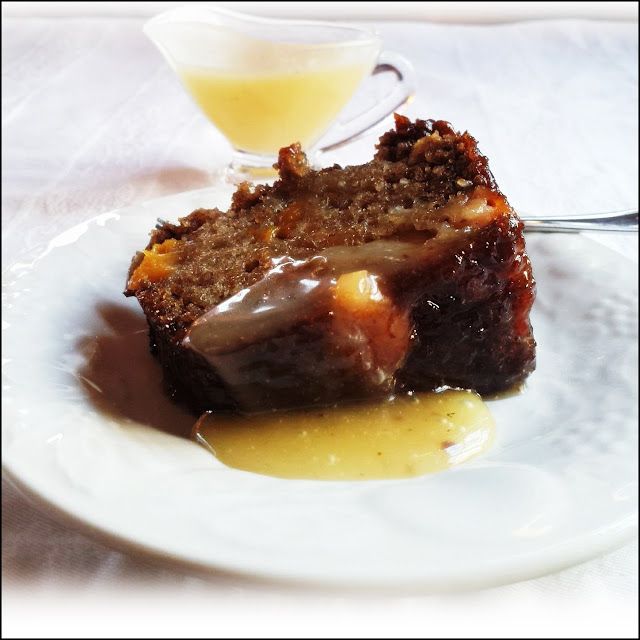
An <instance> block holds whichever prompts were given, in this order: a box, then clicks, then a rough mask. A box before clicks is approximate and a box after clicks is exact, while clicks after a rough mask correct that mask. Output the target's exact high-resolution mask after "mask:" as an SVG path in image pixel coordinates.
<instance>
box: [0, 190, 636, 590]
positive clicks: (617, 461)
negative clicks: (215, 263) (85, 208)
mask: <svg viewBox="0 0 640 640" xmlns="http://www.w3.org/2000/svg"><path fill="white" fill-rule="evenodd" d="M228 197H229V192H228V190H226V189H221V188H219V189H217V190H216V189H208V190H201V191H197V192H189V193H183V194H178V195H175V196H170V197H168V198H163V199H162V200H156V201H155V202H151V203H147V204H144V205H140V206H134V207H130V208H128V209H124V210H121V211H119V212H115V213H109V214H105V215H103V216H100V217H98V218H95V219H93V220H91V221H89V222H87V223H85V224H82V225H79V226H77V227H74V228H73V229H71V230H69V231H68V232H66V233H64V234H62V235H61V236H59V237H58V238H56V239H55V240H54V241H53V242H51V243H50V245H49V247H48V248H47V249H46V250H45V251H43V252H42V254H41V255H40V256H38V257H36V258H35V259H34V260H33V261H31V262H22V263H19V264H15V265H13V266H12V267H11V268H10V269H8V270H7V271H6V272H5V274H4V282H3V289H4V293H3V296H4V302H3V306H4V314H3V317H4V321H3V358H4V361H3V385H4V386H3V414H4V420H3V432H2V437H3V463H4V467H5V471H6V472H7V474H8V476H9V477H10V478H12V479H13V480H14V481H15V482H16V483H17V484H18V485H19V486H21V487H22V488H23V489H25V490H26V491H27V492H28V493H29V494H31V495H32V496H35V497H37V498H39V499H40V501H41V502H44V503H46V504H48V505H50V506H53V507H55V508H56V511H57V512H58V513H59V512H60V511H62V512H63V513H65V514H67V515H70V516H73V517H74V520H75V522H76V523H81V524H82V525H83V526H85V527H87V528H90V529H91V530H92V531H94V532H100V533H102V534H107V536H108V537H109V538H111V539H112V540H117V541H119V542H120V543H122V542H125V543H127V544H128V545H132V546H134V547H135V548H136V549H146V550H149V551H153V552H155V553H157V554H161V555H163V556H165V557H171V558H173V559H177V560H181V561H186V562H189V563H191V564H193V565H196V566H198V567H201V568H207V569H209V568H211V569H214V568H215V569H226V570H232V571H240V572H246V573H250V574H253V575H258V576H263V577H276V578H284V579H294V580H301V581H307V582H323V583H333V584H350V585H353V584H366V585H379V586H419V587H422V588H429V589H451V588H461V587H473V586H483V585H489V584H498V583H504V582H509V581H514V580H520V579H525V578H530V577H533V576H537V575H541V574H543V573H546V572H549V571H553V570H556V569H559V568H561V567H564V566H568V565H570V564H572V563H576V562H579V561H582V560H585V559H587V558H589V557H591V556H593V555H596V554H598V553H601V552H603V551H605V550H607V549H610V548H612V547H614V546H616V545H618V544H621V543H622V542H624V541H625V540H626V539H628V538H630V537H631V536H632V535H633V533H634V531H635V530H636V526H637V525H636V522H637V468H638V456H637V425H638V419H637V397H636V396H637V391H636V390H637V375H638V361H637V354H638V343H637V276H636V275H635V274H636V269H635V266H634V265H633V264H631V263H630V262H628V261H626V260H625V258H623V257H622V256H621V255H619V254H617V253H615V252H612V251H611V250H609V249H607V248H605V247H603V246H601V245H600V244H598V243H596V242H594V241H592V240H589V239H588V238H585V237H584V236H581V235H569V234H567V235H542V234H540V235H530V237H529V238H528V246H529V252H530V255H531V258H532V261H533V265H534V272H535V275H536V277H537V280H538V298H537V301H536V304H535V308H534V312H533V316H532V322H533V326H534V331H535V336H536V339H537V341H538V344H539V349H538V368H537V370H536V372H535V373H534V374H533V375H532V376H531V378H530V380H529V383H528V384H527V388H526V390H525V391H524V393H522V394H521V395H518V396H515V397H509V398H505V399H502V400H497V401H493V402H492V403H491V410H492V412H493V414H494V416H495V418H496V422H497V442H496V444H495V446H494V447H493V448H492V449H491V450H490V451H489V452H488V453H487V454H486V455H484V456H483V457H482V458H479V459H476V460H475V461H472V462H470V463H467V464H466V465H463V466H461V467H460V468H458V469H455V470H452V471H447V472H444V473H440V474H436V475H432V476H424V477H421V478H415V479H410V480H394V481H369V482H313V481H294V480H280V479H275V478H268V477H263V476H259V475H254V474H251V473H246V472H242V471H236V470H233V469H229V468H227V467H225V466H223V465H222V464H221V463H219V462H218V461H217V460H216V459H215V458H214V457H213V456H211V455H210V454H209V453H207V452H206V451H205V450H204V449H203V448H201V447H199V446H198V445H196V444H195V443H193V442H191V441H189V440H187V439H184V438H180V437H176V436H175V435H171V432H172V431H173V432H176V431H179V430H180V429H186V428H188V426H189V424H190V420H189V418H188V417H186V416H185V414H183V413H182V412H181V411H180V410H179V409H177V408H176V407H174V406H173V405H171V403H170V402H169V401H168V400H166V399H165V398H164V397H163V396H162V394H161V393H160V390H159V389H160V373H159V370H158V367H157V366H156V364H155V362H154V361H153V359H152V358H151V356H150V355H149V353H148V351H147V344H146V331H145V323H144V318H143V316H142V313H141V311H140V309H139V307H138V304H137V302H136V301H135V300H131V299H129V300H127V299H125V298H124V297H123V296H122V294H121V291H122V289H123V288H124V283H125V276H126V271H127V267H128V264H129V261H130V259H131V257H132V256H133V254H134V252H135V250H136V249H139V248H141V247H142V246H143V245H144V244H145V243H146V240H147V234H148V232H149V230H150V228H151V227H152V226H153V224H154V223H155V220H156V218H158V217H161V218H166V219H176V218H177V217H178V216H180V215H184V214H186V213H187V212H188V211H190V210H191V209H193V208H196V207H197V206H213V205H218V206H223V207H224V206H226V204H227V200H228ZM83 377H84V378H85V379H87V380H90V381H91V382H92V383H93V384H94V385H97V386H99V387H100V388H101V389H102V393H98V391H95V393H94V394H93V397H90V395H89V393H88V392H87V389H88V388H89V387H88V386H87V383H86V382H83ZM98 397H100V400H99V401H98V400H97V398H98Z"/></svg>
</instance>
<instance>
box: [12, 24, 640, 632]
mask: <svg viewBox="0 0 640 640" xmlns="http://www.w3.org/2000/svg"><path fill="white" fill-rule="evenodd" d="M141 23H142V21H141V20H140V19H137V18H117V17H108V18H107V17H102V18H72V17H64V18H57V19H38V18H28V19H27V18H7V19H4V20H3V25H2V30H3V34H2V35H3V40H2V54H3V56H2V60H3V62H2V84H3V92H2V134H3V137H2V145H3V146H2V154H3V174H2V187H3V191H2V225H3V226H2V248H3V267H6V266H7V265H8V264H10V263H11V262H13V261H14V260H16V259H18V258H19V256H20V255H21V254H23V253H24V252H26V251H31V250H33V249H34V248H35V247H37V246H39V245H41V244H42V243H45V242H46V241H47V240H48V239H50V238H51V237H52V236H54V235H55V234H57V233H58V232H60V231H62V230H63V229H65V228H66V227H68V226H71V225H73V224H75V223H77V222H78V221H80V220H82V219H85V218H88V217H90V216H93V215H95V214H97V213H102V212H104V211H107V210H109V209H112V208H116V207H120V206H125V205H128V204H131V203H133V202H140V201H143V200H147V199H149V198H152V197H158V196H161V195H165V194H168V193H173V192H178V191H182V190H186V189H194V188H198V187H203V186H206V185H208V184H209V182H210V181H211V180H212V179H213V178H214V177H215V175H216V171H218V170H219V169H220V167H221V166H222V165H223V164H224V162H225V161H226V160H227V159H228V156H229V148H228V146H227V144H226V142H225V141H224V140H223V139H222V138H221V137H220V135H219V134H218V133H217V132H216V131H215V130H214V129H213V127H212V126H211V125H210V124H209V123H208V122H207V121H206V120H205V119H204V117H203V116H202V115H201V114H200V113H199V112H198V111H197V109H196V108H195V107H194V106H193V105H192V103H191V102H190V100H189V98H188V97H187V96H186V95H185V94H184V93H183V91H182V89H181V88H180V85H179V84H178V82H177V80H176V79H175V77H174V76H173V75H172V72H171V71H170V70H169V68H168V67H167V66H166V64H165V63H164V61H163V60H162V59H161V57H160V55H159V54H158V52H157V51H156V50H155V49H154V48H153V47H152V46H151V45H150V43H148V42H147V41H146V40H145V39H144V37H143V36H142V34H141V32H140V26H141ZM379 28H380V31H381V33H382V35H383V36H384V39H385V43H386V47H387V48H388V49H392V50H395V51H398V52H400V53H403V54H404V55H405V56H407V57H408V58H410V59H411V60H412V61H413V63H414V65H415V67H416V70H417V76H418V92H417V97H416V100H415V101H414V102H413V103H412V104H411V106H410V107H409V109H408V113H409V114H410V115H417V116H422V117H440V118H445V119H447V120H450V121H451V122H453V123H454V125H456V126H457V127H459V128H467V129H469V130H470V131H471V132H472V133H473V134H474V135H475V136H476V137H477V138H478V139H479V140H480V145H481V148H482V149H483V151H484V152H485V153H486V154H487V155H488V156H489V158H490V159H491V166H492V169H493V171H494V174H495V175H496V178H497V180H498V182H499V184H500V185H501V187H502V189H503V190H504V192H505V193H507V194H508V196H509V198H510V201H511V202H512V204H513V205H514V206H515V207H516V208H520V209H522V210H526V211H535V212H537V213H542V214H544V213H554V212H568V213H575V212H588V211H604V210H611V209H619V208H628V207H635V206H637V193H638V181H637V175H638V129H637V115H638V77H637V55H638V36H637V24H634V23H623V22H619V23H613V22H608V23H607V22H594V21H579V20H574V21H542V22H528V23H517V24H508V25H501V26H451V25H447V26H445V25H433V24H426V23H394V22H387V23H384V24H382V23H381V24H380V25H379ZM361 95H362V96H363V100H366V99H367V96H369V97H371V91H366V90H365V91H363V92H362V94H361ZM372 144H373V140H372V139H371V138H369V139H368V140H365V141H362V142H360V143H358V144H357V145H355V146H354V147H353V148H352V149H349V150H343V151H340V152H338V153H336V155H335V159H336V160H337V161H340V162H345V161H358V160H362V159H365V158H366V157H367V155H370V153H371V146H372ZM328 160H333V158H329V159H328ZM605 241H606V242H609V243H610V244H613V245H615V246H616V247H617V248H618V249H619V250H621V251H622V252H624V253H627V254H628V255H631V256H632V257H635V259H636V260H637V236H631V237H625V236H616V237H615V238H612V237H608V238H605ZM581 391H584V390H581ZM2 533H3V544H2V560H3V576H4V578H5V580H4V585H3V596H4V598H3V613H4V620H3V622H4V624H3V627H4V634H5V635H13V636H15V635H18V634H19V635H23V636H26V635H29V634H34V633H35V634H47V635H59V636H60V635H62V636H64V635H65V634H68V635H70V636H73V635H82V634H87V633H90V634H92V635H102V636H108V635H120V636H126V635H128V634H132V633H139V634H143V635H156V636H171V635H182V636H188V635H207V634H208V635H213V636H218V637H221V636H236V637H240V636H243V635H251V634H260V635H262V636H264V637H277V636H280V637H287V636H289V637H292V636H295V635H297V634H310V635H316V636H322V635H325V636H327V635H328V636H334V637H339V636H341V635H360V636H371V637H375V636H378V637H385V636H387V637H388V636H389V635H396V636H414V637H416V636H424V635H440V636H454V635H459V634H472V635H476V636H479V637H486V636H493V637H508V636H509V635H510V634H513V635H516V636H523V635H524V636H535V635H541V634H543V635H547V636H549V635H551V636H553V635H554V634H557V635H562V634H564V635H573V636H574V637H575V636H580V635H589V636H591V637H595V636H601V637H606V636H608V637H615V636H616V635H617V636H618V637H620V636H625V637H626V636H629V637H631V636H633V635H634V634H635V635H637V595H638V594H637V543H631V544H629V545H627V546H626V547H624V548H622V549H620V550H618V551H616V552H614V553H611V554H609V555H607V556H604V557H601V558H598V559H596V560H593V561H591V562H589V563H586V564H583V565H581V566H578V567H575V568H572V569H569V570H567V571H563V572H561V573H558V574H555V575H552V576H548V577H545V578H541V579H538V580H533V581H528V582H524V583H520V584H517V585H512V586H508V587H502V588H499V589H492V590H487V591H484V592H479V593H474V594H465V595H457V596H453V595H449V596H427V595H421V594H410V593H394V594H366V593H347V592H327V591H307V590H302V591H300V590H295V589H292V588H288V587H285V586H282V585H272V584H263V583H260V582H258V581H252V580H248V579H244V578H236V577H230V576H209V577H204V578H203V577H196V576H192V575H187V574H185V573H183V572H181V571H179V570H176V569H172V568H167V567H163V566H160V565H158V564H154V563H151V562H148V561H146V560H144V559H141V558H136V557H134V556H132V555H129V554H127V553H121V552H118V551H113V550H110V549H108V548H106V547H104V546H102V545H101V544H99V543H97V542H94V541H93V540H91V539H89V538H88V537H86V536H85V535H83V534H82V533H78V532H75V531H73V530H70V529H68V528H66V527H65V526H62V525H60V524H57V523H55V522H54V521H53V520H51V519H50V518H49V516H47V515H45V514H43V513H40V512H39V511H37V510H36V509H34V508H33V507H32V506H31V505H30V504H28V503H27V502H26V501H25V500H24V499H23V498H22V497H21V496H19V495H18V494H17V493H16V492H15V491H14V490H13V489H12V488H10V487H8V486H7V485H6V484H5V483H3V495H2Z"/></svg>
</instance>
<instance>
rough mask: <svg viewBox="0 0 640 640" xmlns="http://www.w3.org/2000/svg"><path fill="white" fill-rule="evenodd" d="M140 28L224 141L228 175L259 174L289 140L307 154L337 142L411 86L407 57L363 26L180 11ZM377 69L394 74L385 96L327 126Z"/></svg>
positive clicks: (381, 114)
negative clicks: (229, 155) (229, 152)
mask: <svg viewBox="0 0 640 640" xmlns="http://www.w3.org/2000/svg"><path fill="white" fill-rule="evenodd" d="M144 32H145V33H146V34H147V36H149V38H150V39H151V40H152V41H153V42H154V43H155V44H156V45H157V46H158V48H159V49H160V50H161V51H162V53H163V54H164V56H165V57H166V58H167V60H168V61H169V63H170V64H171V66H172V67H173V69H174V70H175V71H176V73H177V74H178V75H179V77H180V78H181V80H182V82H183V84H184V86H185V88H186V89H187V90H188V91H189V93H190V94H191V95H192V97H193V98H194V100H195V101H196V103H197V104H198V105H199V107H200V108H201V109H202V111H203V112H204V113H205V114H206V115H207V117H208V118H209V119H210V120H211V122H212V123H213V124H214V125H215V126H216V127H217V128H218V130H219V131H220V132H221V133H222V134H223V135H224V136H225V137H226V138H227V140H228V141H229V142H230V143H231V145H232V146H233V149H234V157H233V161H232V163H231V169H232V174H233V177H236V178H237V177H244V178H246V177H249V178H250V177H254V176H256V175H259V174H260V173H262V174H263V175H266V174H265V170H267V171H268V170H269V169H270V168H271V166H272V165H273V164H274V162H275V161H276V156H277V152H278V150H279V149H280V148H281V147H284V146H288V145H289V144H291V143H293V142H300V143H301V144H302V146H303V148H304V149H305V150H306V151H308V152H309V151H310V152H312V153H313V152H314V151H327V150H329V149H334V148H336V147H339V146H341V145H343V144H345V143H346V142H349V141H351V140H353V139H355V138H356V137H359V136H360V135H362V134H363V133H365V132H366V131H368V130H369V129H371V128H372V127H373V126H374V125H376V124H377V123H379V122H380V121H381V120H383V119H384V118H385V117H386V116H388V115H389V114H390V113H392V112H393V111H394V110H395V109H397V108H398V107H399V106H401V105H402V104H403V103H405V102H406V101H407V100H408V99H409V98H410V96H411V95H412V92H413V70H412V68H411V65H410V63H409V62H407V61H406V60H405V59H403V58H402V57H401V56H399V55H397V54H392V53H389V52H384V53H381V47H382V41H381V40H380V38H379V37H378V36H377V35H376V34H375V33H374V32H372V31H370V30H367V29H361V28H356V27H351V26H345V25H339V24H331V23H321V22H306V21H304V22H303V21H291V20H272V19H266V18H258V17H254V16H247V15H242V14H239V13H235V12H232V11H227V10H224V9H218V8H212V7H182V8H178V9H173V10H170V11H167V12H165V13H162V14H160V15H159V16H156V17H155V18H153V19H151V20H150V21H149V22H147V23H146V24H145V26H144ZM386 71H390V72H393V73H394V74H395V79H396V82H395V83H394V86H393V87H392V89H391V91H390V92H389V94H388V95H387V96H386V97H385V98H384V99H383V100H380V101H378V102H377V103H376V104H375V105H373V106H370V107H369V108H368V109H366V110H364V112H362V113H360V115H358V116H357V117H355V118H353V119H351V120H349V121H348V122H336V119H337V117H338V114H339V113H340V111H341V110H342V108H343V107H344V106H345V105H346V104H347V102H348V101H349V99H350V98H351V97H352V96H353V94H354V93H355V91H356V89H357V88H358V86H359V85H360V83H361V82H362V81H363V80H364V79H365V78H366V77H367V76H369V75H370V74H372V73H373V74H377V73H382V72H386ZM332 125H334V126H333V127H332ZM330 128H331V134H330V135H329V136H325V134H327V132H328V131H329V129H330ZM321 139H322V142H321V143H320V144H319V141H320V140H321Z"/></svg>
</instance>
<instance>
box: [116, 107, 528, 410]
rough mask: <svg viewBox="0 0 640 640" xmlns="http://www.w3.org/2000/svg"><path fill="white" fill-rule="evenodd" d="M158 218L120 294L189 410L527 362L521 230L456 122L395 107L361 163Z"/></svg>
mask: <svg viewBox="0 0 640 640" xmlns="http://www.w3.org/2000/svg"><path fill="white" fill-rule="evenodd" d="M278 169H279V172H280V179H279V180H277V181H276V182H275V184H273V186H265V185H258V186H252V185H249V184H247V183H245V184H242V185H240V187H239V188H238V190H237V191H236V193H235V194H234V196H233V201H232V204H231V208H230V209H229V211H227V212H221V211H219V210H217V209H198V210H197V211H194V212H193V213H191V214H190V215H189V216H187V217H186V218H182V219H181V220H180V221H179V224H170V223H167V222H162V223H160V224H159V225H158V227H157V228H156V229H155V230H154V231H153V232H152V234H151V240H150V242H149V244H148V246H147V249H146V250H145V251H143V252H140V253H138V254H137V255H136V256H135V257H134V259H133V262H132V264H131V268H130V270H129V279H128V283H127V289H126V292H125V293H126V295H135V296H136V297H137V299H138V301H139V302H140V304H141V306H142V309H143V310H144V313H145V315H146V317H147V320H148V322H149V329H150V339H151V348H152V351H153V353H155V354H156V355H157V357H158V359H159V361H160V363H161V365H162V367H163V369H164V373H165V380H166V383H167V386H168V388H169V390H170V391H171V393H172V394H174V395H175V396H176V397H177V398H178V399H179V400H181V401H182V402H184V403H186V404H187V405H188V406H189V407H190V408H191V409H192V410H194V411H196V412H200V411H204V410H210V409H222V408H223V409H232V410H238V411H243V412H252V411H261V410H268V409H274V408H288V407H293V406H309V405H315V404H318V405H326V404H332V403H335V402H339V401H343V400H350V399H355V398H362V397H367V396H384V395H387V394H390V393H393V392H400V391H418V390H429V389H436V388H438V387H442V386H451V387H463V388H470V389H475V390H476V391H478V392H479V393H492V392H497V391H501V390H505V389H508V388H510V387H512V386H514V385H516V384H518V383H520V382H522V381H523V380H524V379H525V378H526V376H527V375H528V374H529V373H530V372H531V371H532V370H533V368H534V366H535V342H534V339H533V336H532V333H531V325H530V324H529V311H530V309H531V305H532V303H533V298H534V291H535V285H534V280H533V277H532V273H531V265H530V263H529V259H528V257H527V255H526V253H525V244H524V238H523V233H522V230H523V225H522V223H521V222H520V220H519V219H518V217H517V215H516V214H515V212H514V211H513V210H512V209H511V207H510V206H509V204H508V202H507V201H506V199H505V197H504V196H503V195H502V194H501V193H500V191H499V190H498V188H497V186H496V183H495V181H494V179H493V176H492V175H491V173H490V171H489V168H488V166H487V159H486V158H485V157H484V156H483V155H482V154H480V152H479V151H478V148H477V145H476V141H475V140H474V138H472V137H471V136H470V135H469V134H467V133H464V134H459V133H456V132H455V131H454V130H453V129H452V128H451V126H450V125H449V124H448V123H446V122H443V121H432V120H427V121H423V120H417V121H416V122H411V121H409V120H408V119H407V118H405V117H402V116H396V128H395V130H393V131H389V132H388V133H386V134H384V135H383V136H382V138H381V139H380V142H379V144H378V145H377V152H376V154H375V157H374V158H373V160H372V161H371V162H368V163H367V164H364V165H361V166H352V167H345V168H342V167H340V166H338V165H335V166H333V167H331V168H327V169H322V170H319V171H315V170H312V169H310V168H309V166H308V165H307V161H306V157H305V155H304V153H302V151H301V150H300V147H299V146H298V145H292V146H290V147H287V148H285V149H282V150H281V151H280V156H279V161H278Z"/></svg>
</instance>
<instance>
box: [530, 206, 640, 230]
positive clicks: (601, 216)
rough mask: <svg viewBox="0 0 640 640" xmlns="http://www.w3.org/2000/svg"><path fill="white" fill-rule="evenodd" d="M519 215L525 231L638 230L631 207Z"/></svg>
mask: <svg viewBox="0 0 640 640" xmlns="http://www.w3.org/2000/svg"><path fill="white" fill-rule="evenodd" d="M519 215H520V218H521V219H522V221H523V222H524V228H525V230H526V231H638V212H637V210H636V211H634V210H633V209H627V210H626V211H611V212H609V213H588V214H586V215H577V216H557V217H556V216H549V217H544V218H537V217H535V216H532V215H530V214H527V213H520V214H519Z"/></svg>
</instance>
